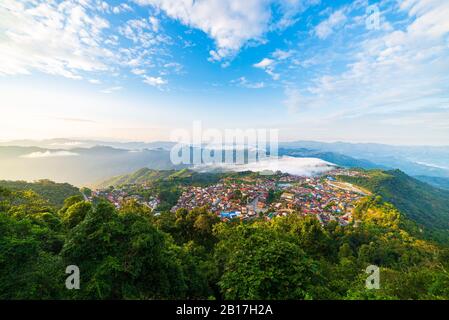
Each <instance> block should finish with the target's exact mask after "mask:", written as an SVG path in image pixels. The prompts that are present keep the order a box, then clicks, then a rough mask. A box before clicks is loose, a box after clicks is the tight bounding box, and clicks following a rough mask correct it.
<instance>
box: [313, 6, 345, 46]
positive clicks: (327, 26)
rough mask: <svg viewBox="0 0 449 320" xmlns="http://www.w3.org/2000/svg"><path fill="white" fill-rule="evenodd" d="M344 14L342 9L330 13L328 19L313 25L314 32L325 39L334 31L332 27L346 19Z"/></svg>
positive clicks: (339, 24)
mask: <svg viewBox="0 0 449 320" xmlns="http://www.w3.org/2000/svg"><path fill="white" fill-rule="evenodd" d="M346 19H347V18H346V15H345V14H344V12H343V10H338V11H335V12H334V13H332V14H331V15H330V16H329V18H328V19H326V20H324V21H322V22H321V23H320V24H318V25H317V26H316V27H315V33H316V35H317V36H318V38H320V39H326V38H327V37H328V36H329V35H331V34H332V32H334V29H335V28H337V27H338V26H341V25H343V24H344V23H345V21H346Z"/></svg>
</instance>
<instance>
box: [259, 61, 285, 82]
mask: <svg viewBox="0 0 449 320" xmlns="http://www.w3.org/2000/svg"><path fill="white" fill-rule="evenodd" d="M274 64H275V61H274V60H272V59H270V58H264V59H262V60H261V61H260V62H258V63H256V64H254V65H253V67H255V68H259V69H263V70H264V71H265V72H266V73H268V74H269V75H270V76H271V77H272V78H273V80H279V79H280V74H278V73H276V72H274Z"/></svg>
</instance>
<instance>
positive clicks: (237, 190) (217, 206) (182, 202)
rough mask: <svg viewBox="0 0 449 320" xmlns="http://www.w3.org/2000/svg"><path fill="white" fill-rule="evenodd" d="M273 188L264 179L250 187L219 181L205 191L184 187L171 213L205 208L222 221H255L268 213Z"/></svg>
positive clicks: (249, 185)
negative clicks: (238, 218)
mask: <svg viewBox="0 0 449 320" xmlns="http://www.w3.org/2000/svg"><path fill="white" fill-rule="evenodd" d="M274 186H275V184H274V182H273V181H271V180H269V179H266V180H264V181H258V182H257V183H252V184H250V183H245V182H230V181H222V182H221V183H218V184H214V185H211V186H208V187H187V188H186V189H185V190H184V192H183V193H182V195H181V197H180V198H179V200H178V203H177V204H176V205H175V206H174V207H173V208H172V209H171V211H172V212H176V210H178V209H179V208H186V209H188V210H191V209H193V208H196V207H203V206H207V207H208V208H209V210H210V211H212V212H213V213H216V214H217V215H220V216H221V217H222V218H223V219H232V218H235V217H254V216H256V215H257V214H259V213H263V212H265V211H266V210H267V198H268V192H269V191H270V190H272V189H273V188H274Z"/></svg>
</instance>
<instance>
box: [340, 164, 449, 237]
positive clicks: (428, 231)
mask: <svg viewBox="0 0 449 320" xmlns="http://www.w3.org/2000/svg"><path fill="white" fill-rule="evenodd" d="M364 173H365V174H366V177H349V176H340V179H342V180H344V181H347V182H351V183H353V184H356V185H359V186H361V187H364V188H366V189H368V190H369V191H371V192H373V193H374V194H376V195H380V196H382V198H383V199H384V200H385V201H387V202H391V203H392V204H393V205H394V206H395V207H396V208H398V209H399V211H400V212H401V213H402V214H404V215H405V216H406V217H407V218H409V219H410V220H413V221H415V222H416V223H418V224H419V225H420V226H421V227H422V228H423V230H424V233H425V235H426V236H427V237H428V238H429V239H434V240H437V241H440V242H446V243H449V236H448V233H449V191H447V190H441V189H438V188H435V187H432V186H430V185H428V184H426V183H424V182H421V181H418V180H416V179H414V178H411V177H409V176H407V175H406V174H405V173H403V172H402V171H400V170H389V171H381V170H372V171H364Z"/></svg>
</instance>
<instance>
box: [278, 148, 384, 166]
mask: <svg viewBox="0 0 449 320" xmlns="http://www.w3.org/2000/svg"><path fill="white" fill-rule="evenodd" d="M279 155H281V156H290V157H297V158H304V157H307V158H318V159H321V160H324V161H327V162H331V163H334V164H336V165H339V166H342V167H346V168H363V169H389V168H388V167H386V166H383V165H379V164H376V163H373V162H371V161H369V160H365V159H356V158H353V157H349V156H346V155H344V154H340V153H335V152H328V151H324V152H322V151H316V150H311V149H306V148H293V149H288V148H280V149H279Z"/></svg>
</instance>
